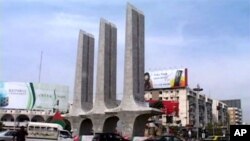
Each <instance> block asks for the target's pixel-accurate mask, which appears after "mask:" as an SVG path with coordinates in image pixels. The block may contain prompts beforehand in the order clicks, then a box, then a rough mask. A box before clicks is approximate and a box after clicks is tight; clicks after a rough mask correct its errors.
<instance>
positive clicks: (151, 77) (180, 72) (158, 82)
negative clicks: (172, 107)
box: [144, 69, 188, 91]
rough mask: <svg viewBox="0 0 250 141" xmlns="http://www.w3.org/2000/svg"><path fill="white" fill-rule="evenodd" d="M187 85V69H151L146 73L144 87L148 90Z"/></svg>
mask: <svg viewBox="0 0 250 141" xmlns="http://www.w3.org/2000/svg"><path fill="white" fill-rule="evenodd" d="M187 85H188V84H187V69H173V70H162V71H151V72H146V73H145V74H144V88H145V90H146V91H148V90H153V89H164V88H181V87H186V86H187Z"/></svg>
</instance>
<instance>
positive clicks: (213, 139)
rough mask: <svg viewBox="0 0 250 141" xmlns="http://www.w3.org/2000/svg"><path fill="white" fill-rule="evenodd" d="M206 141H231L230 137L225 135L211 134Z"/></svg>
mask: <svg viewBox="0 0 250 141" xmlns="http://www.w3.org/2000/svg"><path fill="white" fill-rule="evenodd" d="M204 141H229V138H228V137H224V136H209V137H207V138H205V139H204Z"/></svg>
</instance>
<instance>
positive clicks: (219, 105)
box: [212, 100, 229, 126]
mask: <svg viewBox="0 0 250 141" xmlns="http://www.w3.org/2000/svg"><path fill="white" fill-rule="evenodd" d="M227 109H228V106H227V104H225V103H223V102H221V101H219V100H213V108H212V111H213V112H212V113H213V123H216V124H218V125H221V126H227V125H228V124H229V116H228V112H227Z"/></svg>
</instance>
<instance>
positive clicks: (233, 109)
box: [222, 99, 242, 125]
mask: <svg viewBox="0 0 250 141" xmlns="http://www.w3.org/2000/svg"><path fill="white" fill-rule="evenodd" d="M222 102H224V103H226V104H227V105H228V114H229V122H230V125H240V124H242V109H241V100H240V99H231V100H222Z"/></svg>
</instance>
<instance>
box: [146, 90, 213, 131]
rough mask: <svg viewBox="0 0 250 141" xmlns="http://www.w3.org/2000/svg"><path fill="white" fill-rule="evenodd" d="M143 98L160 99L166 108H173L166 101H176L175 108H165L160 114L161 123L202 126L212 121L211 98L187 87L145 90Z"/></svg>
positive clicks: (148, 99) (149, 99)
mask: <svg viewBox="0 0 250 141" xmlns="http://www.w3.org/2000/svg"><path fill="white" fill-rule="evenodd" d="M145 99H146V100H147V101H158V100H160V101H162V102H163V105H164V104H165V106H166V107H165V108H166V109H173V107H170V106H171V104H166V101H169V102H172V103H177V106H178V107H177V108H176V109H174V110H172V111H171V110H167V112H166V113H165V114H163V115H162V116H161V118H160V121H161V122H162V124H163V125H173V126H180V125H182V126H190V127H204V126H206V125H207V124H208V123H211V122H212V121H213V120H212V119H213V118H212V111H213V110H212V103H213V100H212V99H210V98H208V97H206V96H205V95H204V94H201V93H200V92H197V91H194V90H192V89H191V88H189V87H186V88H176V89H163V90H152V91H146V92H145ZM164 101H165V103H164ZM172 106H175V105H172ZM169 111H170V112H169ZM168 120H170V121H168Z"/></svg>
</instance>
